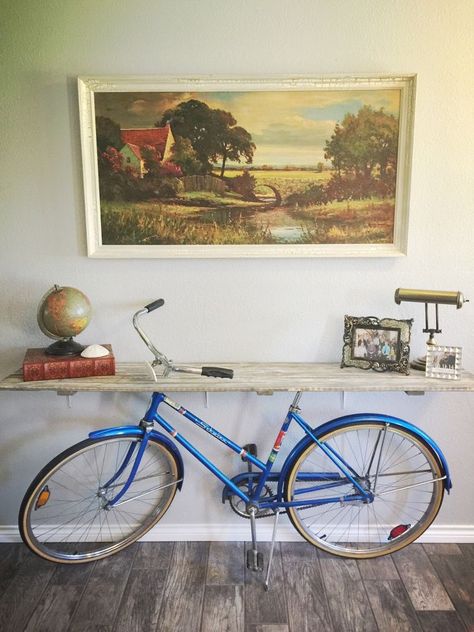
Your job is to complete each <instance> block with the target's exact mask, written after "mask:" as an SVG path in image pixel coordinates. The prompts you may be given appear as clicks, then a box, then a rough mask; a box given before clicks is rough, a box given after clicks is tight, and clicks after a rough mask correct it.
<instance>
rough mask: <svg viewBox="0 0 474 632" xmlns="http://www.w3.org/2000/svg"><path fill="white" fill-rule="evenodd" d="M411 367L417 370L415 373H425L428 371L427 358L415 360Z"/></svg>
mask: <svg viewBox="0 0 474 632" xmlns="http://www.w3.org/2000/svg"><path fill="white" fill-rule="evenodd" d="M410 366H411V368H412V369H415V371H423V372H425V371H426V356H423V357H422V358H417V359H416V360H413V362H410Z"/></svg>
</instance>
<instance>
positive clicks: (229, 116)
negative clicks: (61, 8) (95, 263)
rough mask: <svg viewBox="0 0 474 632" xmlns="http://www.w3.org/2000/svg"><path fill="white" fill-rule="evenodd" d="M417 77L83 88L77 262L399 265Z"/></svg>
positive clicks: (197, 80) (90, 84) (84, 82)
mask: <svg viewBox="0 0 474 632" xmlns="http://www.w3.org/2000/svg"><path fill="white" fill-rule="evenodd" d="M415 81H416V77H415V75H396V76H395V75H394V76H378V75H377V76H375V75H366V76H357V77H354V76H351V77H339V76H326V77H302V76H298V77H291V78H290V77H273V78H264V79H262V78H259V79H257V78H235V77H234V78H222V77H181V78H170V77H81V78H79V81H78V84H79V106H80V122H81V141H82V155H83V174H84V191H85V205H86V227H87V246H88V254H89V256H93V257H206V258H208V257H288V256H291V257H308V256H309V257H319V256H333V257H334V256H336V257H337V256H397V255H403V254H406V245H407V233H408V206H409V190H410V170H411V152H412V136H413V114H414V99H415Z"/></svg>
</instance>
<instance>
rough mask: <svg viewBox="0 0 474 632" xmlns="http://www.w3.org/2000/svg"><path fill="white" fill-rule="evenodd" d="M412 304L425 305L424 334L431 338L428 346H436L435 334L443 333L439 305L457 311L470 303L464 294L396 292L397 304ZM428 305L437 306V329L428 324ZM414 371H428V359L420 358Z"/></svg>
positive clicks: (403, 290) (416, 291) (430, 291)
mask: <svg viewBox="0 0 474 632" xmlns="http://www.w3.org/2000/svg"><path fill="white" fill-rule="evenodd" d="M402 301H403V302H411V303H424V304H425V328H424V329H423V333H428V334H429V338H428V340H427V343H426V344H428V345H436V344H437V343H436V341H435V339H434V335H435V334H439V333H441V329H440V328H439V318H438V305H456V308H457V309H461V307H462V306H463V305H464V303H468V302H469V300H468V299H467V298H465V297H464V295H463V294H462V292H437V291H436V290H408V289H405V288H401V287H399V288H398V290H395V303H396V304H397V305H400V303H401V302H402ZM428 303H434V305H435V319H436V324H435V327H430V326H429V324H428ZM410 366H411V367H412V368H413V369H418V370H419V371H424V370H425V369H426V357H423V358H418V359H417V360H415V361H414V362H412V363H411V364H410Z"/></svg>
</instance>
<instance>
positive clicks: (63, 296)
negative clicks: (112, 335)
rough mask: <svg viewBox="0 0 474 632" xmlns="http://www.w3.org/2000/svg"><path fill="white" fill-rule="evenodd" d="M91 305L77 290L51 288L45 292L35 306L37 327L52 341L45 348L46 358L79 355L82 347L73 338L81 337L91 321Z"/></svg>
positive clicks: (56, 286)
mask: <svg viewBox="0 0 474 632" xmlns="http://www.w3.org/2000/svg"><path fill="white" fill-rule="evenodd" d="M91 312H92V308H91V304H90V301H89V299H88V298H87V296H86V295H85V294H83V293H82V292H81V291H80V290H77V289H76V288H74V287H60V286H59V285H54V286H53V287H52V288H51V289H50V290H48V291H47V292H46V294H45V295H44V296H43V298H42V299H41V301H40V304H39V306H38V325H39V326H40V329H41V331H42V332H43V333H44V334H46V336H49V337H50V338H53V339H55V340H56V341H57V342H54V343H53V344H52V345H50V346H49V347H47V348H46V349H45V352H46V353H47V354H48V355H56V356H68V355H79V354H80V353H81V351H82V350H83V349H84V346H83V345H81V344H79V343H77V342H75V341H74V340H73V336H77V335H78V334H80V333H81V332H82V331H84V329H85V328H86V327H87V325H88V324H89V322H90V319H91Z"/></svg>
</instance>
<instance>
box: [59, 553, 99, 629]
mask: <svg viewBox="0 0 474 632" xmlns="http://www.w3.org/2000/svg"><path fill="white" fill-rule="evenodd" d="M96 565H97V560H94V563H93V564H92V568H91V570H90V571H89V576H88V578H87V581H86V582H85V584H84V587H83V589H82V591H81V596H80V597H79V599H78V600H77V603H76V607H75V608H74V611H73V613H72V614H71V617H70V619H69V623H68V626H67V628H66V630H65V632H68V631H69V630H70V628H71V625H72V622H73V621H74V617H75V616H76V612H77V610H78V608H79V604H80V603H81V601H82V598H83V597H84V593H85V592H86V588H87V586H88V585H89V582H90V579H91V577H92V573H93V572H94V570H95V567H96Z"/></svg>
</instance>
